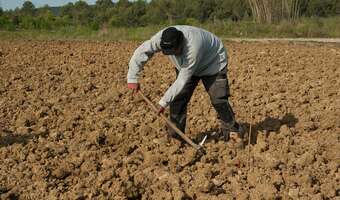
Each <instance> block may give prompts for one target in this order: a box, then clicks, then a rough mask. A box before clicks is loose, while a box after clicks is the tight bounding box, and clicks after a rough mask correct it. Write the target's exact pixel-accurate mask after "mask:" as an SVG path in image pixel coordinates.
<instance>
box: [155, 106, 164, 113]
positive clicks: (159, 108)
mask: <svg viewBox="0 0 340 200" xmlns="http://www.w3.org/2000/svg"><path fill="white" fill-rule="evenodd" d="M164 111H165V108H164V107H163V106H159V107H158V112H157V114H158V115H160V114H163V113H164Z"/></svg>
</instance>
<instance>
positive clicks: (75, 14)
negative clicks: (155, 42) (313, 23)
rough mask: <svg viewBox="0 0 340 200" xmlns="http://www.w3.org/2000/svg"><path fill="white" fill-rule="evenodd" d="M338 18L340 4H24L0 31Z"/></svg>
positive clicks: (232, 0)
mask: <svg viewBox="0 0 340 200" xmlns="http://www.w3.org/2000/svg"><path fill="white" fill-rule="evenodd" d="M339 14H340V0H151V1H146V0H137V1H129V0H119V1H117V2H112V1H111V0H97V1H96V3H95V5H89V4H87V3H86V2H85V1H81V0H80V1H77V2H75V3H68V4H66V5H64V6H61V7H49V6H48V5H45V6H44V7H40V8H36V7H35V5H34V4H33V3H32V2H31V1H25V2H24V3H23V5H22V7H21V8H16V9H15V10H6V11H4V10H2V9H1V8H0V30H17V29H43V30H53V29H58V28H60V27H69V26H72V27H74V26H87V27H90V28H91V29H93V30H98V29H100V28H102V27H140V26H148V25H156V24H157V25H158V24H193V23H205V22H208V23H209V22H215V21H224V20H232V21H239V20H254V21H256V22H259V23H276V22H279V21H281V20H296V19H297V18H299V17H313V16H316V17H330V16H335V15H339Z"/></svg>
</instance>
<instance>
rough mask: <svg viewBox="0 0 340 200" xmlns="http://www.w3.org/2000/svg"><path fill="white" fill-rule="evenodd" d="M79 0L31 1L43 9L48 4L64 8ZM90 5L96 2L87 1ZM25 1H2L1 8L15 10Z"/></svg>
mask: <svg viewBox="0 0 340 200" xmlns="http://www.w3.org/2000/svg"><path fill="white" fill-rule="evenodd" d="M76 1H78V0H31V2H32V3H33V4H34V6H35V7H42V6H44V5H46V4H48V5H49V6H62V5H65V4H67V3H69V2H76ZM85 1H86V2H87V3H88V4H94V3H95V2H96V0H85ZM24 2H25V0H0V7H2V9H3V10H10V9H15V8H16V7H21V6H22V4H23V3H24Z"/></svg>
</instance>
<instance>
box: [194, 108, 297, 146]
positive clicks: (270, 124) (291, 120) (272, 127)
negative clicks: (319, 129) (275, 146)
mask: <svg viewBox="0 0 340 200" xmlns="http://www.w3.org/2000/svg"><path fill="white" fill-rule="evenodd" d="M298 121H299V120H298V119H297V118H296V117H295V115H294V114H292V113H288V114H286V115H285V116H283V117H281V118H274V117H270V116H269V117H266V118H265V119H264V120H263V121H261V122H258V123H256V124H254V125H252V128H251V129H252V130H251V136H252V137H251V139H250V140H251V141H250V143H251V144H256V142H257V135H258V134H259V133H260V132H265V134H267V135H266V136H268V135H269V134H270V133H271V132H275V133H279V130H280V128H281V126H283V125H287V126H288V127H289V128H292V127H295V125H296V123H297V122H298ZM241 125H242V127H244V129H245V132H246V133H245V135H248V133H249V131H250V124H249V123H241ZM218 132H219V129H213V130H210V131H207V132H202V133H199V134H198V135H197V136H196V138H195V139H194V141H195V142H196V143H199V142H200V141H202V139H203V138H204V136H205V135H208V138H207V140H206V141H205V143H209V142H211V141H213V140H215V141H216V140H220V139H223V136H219V135H218V134H216V133H218ZM214 134H215V135H214ZM245 139H246V140H247V139H248V138H245Z"/></svg>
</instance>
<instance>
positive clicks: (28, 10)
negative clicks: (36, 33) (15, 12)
mask: <svg viewBox="0 0 340 200" xmlns="http://www.w3.org/2000/svg"><path fill="white" fill-rule="evenodd" d="M34 9H35V6H34V5H33V3H32V2H30V1H25V2H24V3H23V4H22V8H21V13H22V14H23V15H29V16H33V15H34V12H35V10H34Z"/></svg>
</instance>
